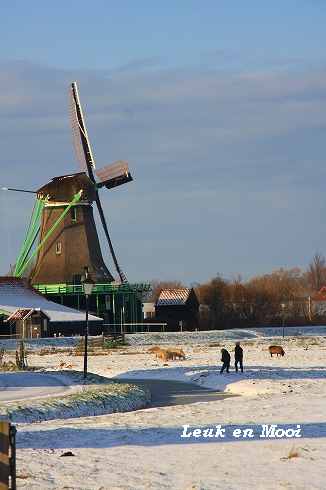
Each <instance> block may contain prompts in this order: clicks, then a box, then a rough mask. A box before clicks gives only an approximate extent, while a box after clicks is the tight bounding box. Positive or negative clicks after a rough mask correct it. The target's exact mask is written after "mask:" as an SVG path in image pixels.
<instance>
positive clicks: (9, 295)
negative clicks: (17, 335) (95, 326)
mask: <svg viewBox="0 0 326 490" xmlns="http://www.w3.org/2000/svg"><path fill="white" fill-rule="evenodd" d="M22 308H27V309H32V308H33V309H40V310H42V311H43V312H44V313H45V314H46V315H47V316H48V317H49V319H50V321H51V322H80V321H85V313H84V312H81V311H78V310H74V309H73V308H69V307H68V306H63V305H60V304H58V303H54V302H53V301H49V300H47V299H46V298H45V297H44V296H42V295H41V294H40V293H39V292H37V291H36V290H35V289H34V288H33V287H32V286H30V285H29V284H28V282H27V281H26V280H24V279H18V278H15V277H0V310H1V311H3V312H4V313H6V314H7V315H11V314H12V313H14V312H15V311H16V310H17V309H22ZM89 321H102V318H98V317H97V316H94V315H89Z"/></svg>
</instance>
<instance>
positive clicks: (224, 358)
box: [220, 349, 231, 374]
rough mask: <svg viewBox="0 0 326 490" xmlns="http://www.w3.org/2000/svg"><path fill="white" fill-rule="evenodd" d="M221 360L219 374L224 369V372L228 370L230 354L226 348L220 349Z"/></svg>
mask: <svg viewBox="0 0 326 490" xmlns="http://www.w3.org/2000/svg"><path fill="white" fill-rule="evenodd" d="M221 354H222V357H221V361H222V362H223V366H222V367H221V371H220V374H222V373H223V371H224V369H226V372H227V373H229V372H230V362H231V356H230V354H229V352H228V351H227V350H226V349H221Z"/></svg>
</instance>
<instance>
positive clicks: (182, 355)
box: [168, 349, 186, 360]
mask: <svg viewBox="0 0 326 490" xmlns="http://www.w3.org/2000/svg"><path fill="white" fill-rule="evenodd" d="M168 352H170V353H171V354H172V356H173V359H177V358H178V359H183V360H184V359H185V358H186V354H185V353H184V351H183V350H182V349H168Z"/></svg>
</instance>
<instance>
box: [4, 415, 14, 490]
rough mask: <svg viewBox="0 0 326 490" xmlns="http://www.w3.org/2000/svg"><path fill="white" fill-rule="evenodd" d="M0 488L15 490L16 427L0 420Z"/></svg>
mask: <svg viewBox="0 0 326 490" xmlns="http://www.w3.org/2000/svg"><path fill="white" fill-rule="evenodd" d="M0 490H16V427H15V426H13V425H11V424H10V422H9V421H8V420H0Z"/></svg>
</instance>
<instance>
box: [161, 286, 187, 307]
mask: <svg viewBox="0 0 326 490" xmlns="http://www.w3.org/2000/svg"><path fill="white" fill-rule="evenodd" d="M190 292H191V289H190V288H173V289H162V291H161V292H160V295H159V297H158V300H157V302H156V305H157V306H170V305H185V304H186V302H187V300H188V298H189V295H190Z"/></svg>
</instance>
